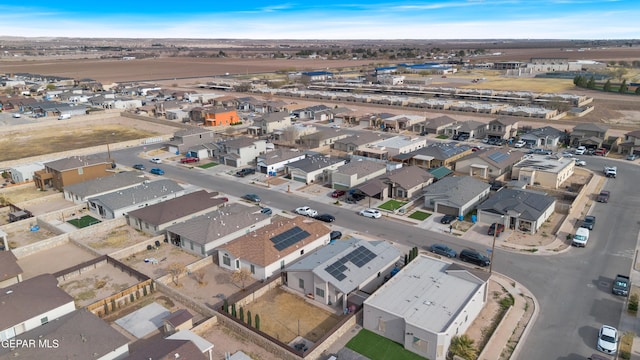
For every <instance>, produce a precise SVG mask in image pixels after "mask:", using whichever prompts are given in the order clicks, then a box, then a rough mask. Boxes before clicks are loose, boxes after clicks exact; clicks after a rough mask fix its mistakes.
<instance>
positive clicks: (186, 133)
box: [167, 126, 216, 154]
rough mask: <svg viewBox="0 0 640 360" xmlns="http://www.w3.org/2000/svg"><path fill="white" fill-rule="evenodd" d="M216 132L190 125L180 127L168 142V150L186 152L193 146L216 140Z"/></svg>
mask: <svg viewBox="0 0 640 360" xmlns="http://www.w3.org/2000/svg"><path fill="white" fill-rule="evenodd" d="M215 140H216V134H215V132H213V130H211V129H205V128H201V127H196V126H194V127H190V128H187V129H180V130H178V131H176V132H175V133H174V134H173V139H171V141H169V142H168V143H167V150H168V151H169V152H170V153H172V154H184V153H185V152H187V150H188V149H189V148H191V147H194V146H198V145H202V144H209V143H212V142H215Z"/></svg>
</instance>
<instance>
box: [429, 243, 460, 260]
mask: <svg viewBox="0 0 640 360" xmlns="http://www.w3.org/2000/svg"><path fill="white" fill-rule="evenodd" d="M429 251H431V252H432V253H434V254H438V255H442V256H446V257H448V258H454V257H456V256H457V255H458V254H456V252H455V251H454V250H453V249H452V248H450V247H448V246H447V245H443V244H433V245H431V246H430V247H429Z"/></svg>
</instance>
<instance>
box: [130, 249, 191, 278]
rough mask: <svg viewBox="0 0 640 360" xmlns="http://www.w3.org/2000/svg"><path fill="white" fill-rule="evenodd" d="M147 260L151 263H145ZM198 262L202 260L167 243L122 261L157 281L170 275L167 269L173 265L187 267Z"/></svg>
mask: <svg viewBox="0 0 640 360" xmlns="http://www.w3.org/2000/svg"><path fill="white" fill-rule="evenodd" d="M145 259H146V260H149V261H145ZM196 260H200V257H198V256H196V255H193V254H190V253H188V252H186V251H184V250H181V249H180V248H178V247H176V246H173V245H169V244H167V243H162V245H161V246H160V247H159V248H157V249H153V250H143V251H140V252H138V253H136V254H133V255H130V256H128V257H126V258H124V259H120V261H122V262H123V263H125V264H127V265H128V266H130V267H132V268H134V269H136V270H138V271H140V272H141V273H143V274H145V275H147V276H148V277H150V278H152V279H157V278H159V277H162V276H164V275H166V274H168V273H169V272H168V271H167V268H168V267H169V265H170V264H172V263H179V264H182V265H185V266H186V265H189V264H191V263H193V262H195V261H196Z"/></svg>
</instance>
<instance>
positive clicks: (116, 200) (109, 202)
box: [87, 179, 184, 219]
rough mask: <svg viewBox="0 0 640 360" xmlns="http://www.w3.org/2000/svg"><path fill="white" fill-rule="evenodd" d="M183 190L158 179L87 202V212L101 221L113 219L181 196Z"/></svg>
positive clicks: (165, 180)
mask: <svg viewBox="0 0 640 360" xmlns="http://www.w3.org/2000/svg"><path fill="white" fill-rule="evenodd" d="M183 194H184V189H183V188H182V186H180V185H179V184H178V183H177V182H175V181H173V180H169V179H160V180H156V181H151V182H145V183H143V184H141V185H137V186H134V187H130V188H126V189H122V190H118V191H113V192H110V193H105V194H102V195H98V196H95V197H91V198H89V199H88V200H87V203H88V208H89V211H91V212H92V213H94V214H96V215H98V216H100V218H102V219H115V218H117V217H120V216H123V215H124V214H126V213H128V212H129V211H133V210H136V209H140V208H143V207H146V206H149V205H153V204H157V203H159V202H162V201H167V200H169V199H173V198H176V197H178V196H182V195H183Z"/></svg>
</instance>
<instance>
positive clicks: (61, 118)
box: [58, 114, 71, 120]
mask: <svg viewBox="0 0 640 360" xmlns="http://www.w3.org/2000/svg"><path fill="white" fill-rule="evenodd" d="M66 119H71V114H60V116H58V120H66Z"/></svg>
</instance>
